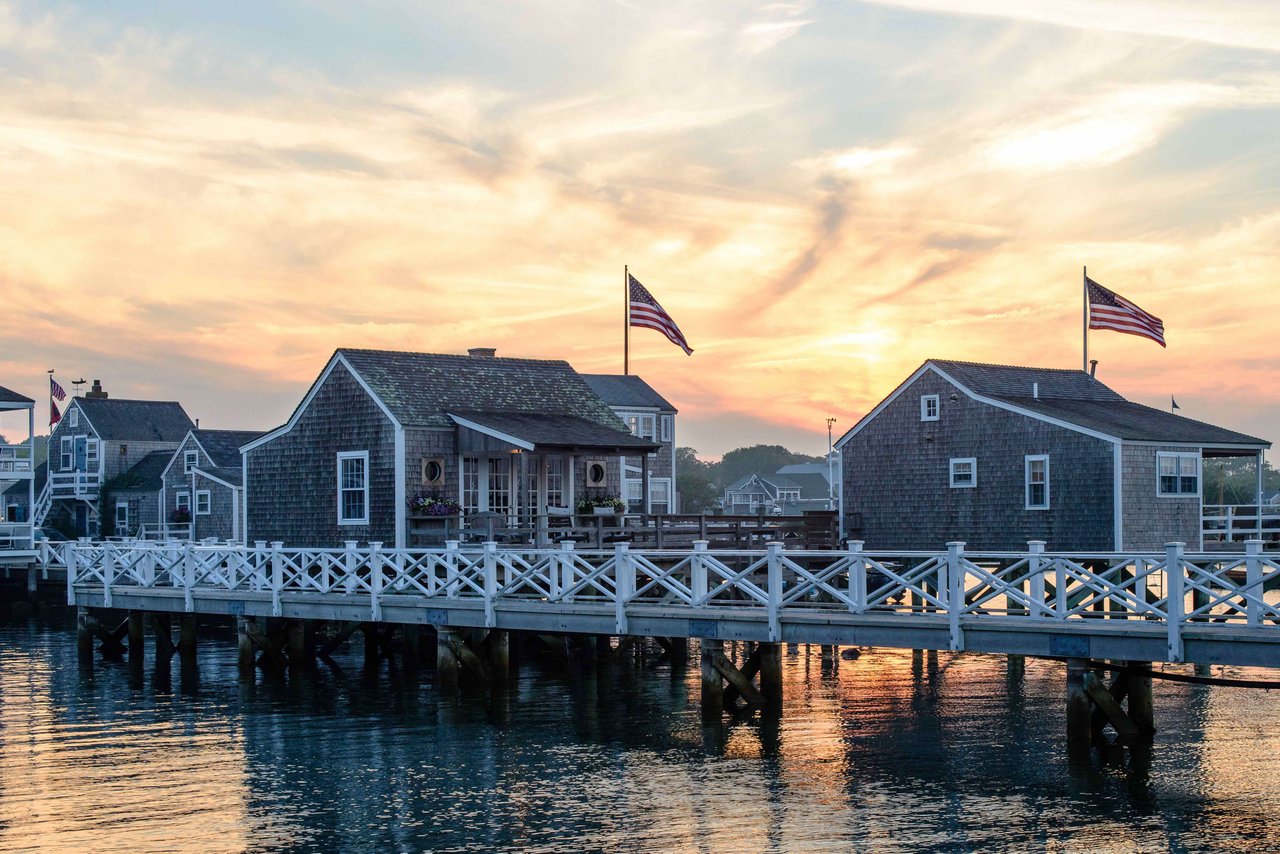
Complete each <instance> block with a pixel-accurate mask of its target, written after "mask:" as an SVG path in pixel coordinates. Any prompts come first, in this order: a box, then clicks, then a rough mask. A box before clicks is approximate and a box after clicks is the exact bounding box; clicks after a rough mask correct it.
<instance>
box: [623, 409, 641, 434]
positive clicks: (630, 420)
mask: <svg viewBox="0 0 1280 854" xmlns="http://www.w3.org/2000/svg"><path fill="white" fill-rule="evenodd" d="M623 420H624V421H626V422H627V429H628V430H630V431H631V435H633V436H639V435H640V416H639V415H631V414H628V415H627V416H626V417H625V418H624V419H623Z"/></svg>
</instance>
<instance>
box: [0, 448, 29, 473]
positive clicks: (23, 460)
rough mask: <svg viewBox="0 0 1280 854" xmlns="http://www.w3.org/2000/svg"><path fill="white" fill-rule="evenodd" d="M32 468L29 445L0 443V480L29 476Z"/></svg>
mask: <svg viewBox="0 0 1280 854" xmlns="http://www.w3.org/2000/svg"><path fill="white" fill-rule="evenodd" d="M33 470H34V466H32V465H31V446H30V445H4V444H0V480H4V479H10V480H14V479H20V478H30V477H31V472H32V471H33Z"/></svg>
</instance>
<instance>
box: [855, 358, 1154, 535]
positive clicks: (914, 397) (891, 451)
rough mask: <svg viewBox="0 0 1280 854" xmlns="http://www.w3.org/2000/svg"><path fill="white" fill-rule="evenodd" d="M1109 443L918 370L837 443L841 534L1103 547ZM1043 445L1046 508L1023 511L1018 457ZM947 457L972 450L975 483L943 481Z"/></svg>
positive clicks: (1107, 527)
mask: <svg viewBox="0 0 1280 854" xmlns="http://www.w3.org/2000/svg"><path fill="white" fill-rule="evenodd" d="M953 392H956V393H957V398H958V399H957V400H952V399H951V395H952V393H953ZM925 394H936V395H938V398H939V403H940V410H939V420H937V421H921V420H920V396H921V395H925ZM1111 448H1112V445H1111V443H1109V442H1106V441H1103V440H1101V439H1095V438H1093V437H1091V436H1086V435H1083V434H1081V433H1077V432H1075V431H1073V430H1068V429H1065V428H1062V427H1057V426H1055V425H1052V424H1047V423H1045V422H1042V421H1036V420H1033V419H1031V418H1028V417H1026V416H1024V415H1019V414H1017V413H1013V412H1008V411H1006V410H1003V409H998V408H996V407H993V406H990V405H988V404H986V403H981V402H979V401H975V400H973V399H971V398H969V397H968V396H967V395H965V394H963V393H960V392H958V391H957V389H956V387H955V386H953V385H951V384H950V383H948V382H947V381H946V380H944V379H942V377H940V376H938V375H937V374H934V373H932V372H926V373H925V374H923V375H921V376H920V377H919V378H918V379H917V380H916V381H915V382H914V383H912V384H911V385H910V386H908V387H907V389H906V390H905V391H904V392H903V393H902V394H901V395H900V396H899V397H898V398H897V399H896V400H894V401H893V402H892V403H890V404H889V405H888V406H887V407H885V409H884V410H882V411H881V412H880V414H879V415H877V416H876V417H875V418H874V419H873V420H871V421H870V422H869V423H868V424H867V425H866V426H865V427H864V428H863V429H862V430H860V431H859V432H858V433H856V434H855V435H854V436H852V437H850V439H849V441H848V442H847V443H846V444H845V445H844V448H843V450H842V460H843V473H844V505H843V508H844V509H843V513H844V515H845V532H846V534H847V535H848V536H849V537H850V538H851V539H862V540H865V541H866V546H865V547H866V548H867V549H930V550H934V549H940V548H942V547H943V546H944V544H945V543H947V542H948V541H951V540H962V541H966V542H967V543H968V548H970V549H1018V550H1023V549H1025V548H1026V544H1027V541H1028V540H1045V541H1046V542H1047V543H1048V548H1049V549H1051V550H1052V549H1073V550H1074V549H1101V550H1110V549H1111V548H1112V543H1113V536H1114V521H1113V517H1112V511H1111V507H1112V504H1111V498H1112V491H1113V488H1112V450H1111ZM1046 453H1047V454H1049V455H1050V462H1049V472H1050V477H1049V480H1050V505H1049V506H1050V508H1051V509H1050V510H1047V511H1046V510H1025V509H1023V508H1024V507H1025V494H1024V474H1023V472H1024V459H1025V456H1026V455H1028V454H1046ZM953 457H976V458H977V460H978V468H977V472H978V485H977V486H976V487H975V488H972V489H953V488H951V487H950V460H951V458H953ZM1153 477H1154V475H1153ZM859 519H860V525H859V524H858V523H859Z"/></svg>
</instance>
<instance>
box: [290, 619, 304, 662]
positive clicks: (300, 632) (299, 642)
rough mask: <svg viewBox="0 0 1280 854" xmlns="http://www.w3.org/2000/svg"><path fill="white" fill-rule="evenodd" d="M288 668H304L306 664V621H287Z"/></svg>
mask: <svg viewBox="0 0 1280 854" xmlns="http://www.w3.org/2000/svg"><path fill="white" fill-rule="evenodd" d="M288 623H289V627H288V638H289V666H290V667H293V668H298V667H304V666H306V664H307V621H306V620H289V621H288Z"/></svg>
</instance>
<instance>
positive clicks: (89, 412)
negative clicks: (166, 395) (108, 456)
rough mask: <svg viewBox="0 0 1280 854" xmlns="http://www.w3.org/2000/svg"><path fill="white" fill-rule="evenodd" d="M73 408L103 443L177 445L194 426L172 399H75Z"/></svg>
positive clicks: (178, 404) (179, 405)
mask: <svg viewBox="0 0 1280 854" xmlns="http://www.w3.org/2000/svg"><path fill="white" fill-rule="evenodd" d="M75 402H76V405H77V406H79V407H80V411H81V412H83V413H84V414H85V417H86V418H88V419H89V423H91V424H92V425H93V429H94V430H95V431H97V433H98V438H99V439H102V440H104V441H110V440H113V439H115V440H125V441H127V440H129V439H133V440H134V441H138V442H181V441H182V439H183V437H184V436H186V435H187V431H188V430H190V429H191V428H193V427H195V425H194V424H192V423H191V419H190V418H188V417H187V413H186V412H185V411H184V410H183V408H182V404H180V403H178V402H176V401H172V400H123V399H121V398H93V397H77V398H76V401H75Z"/></svg>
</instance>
